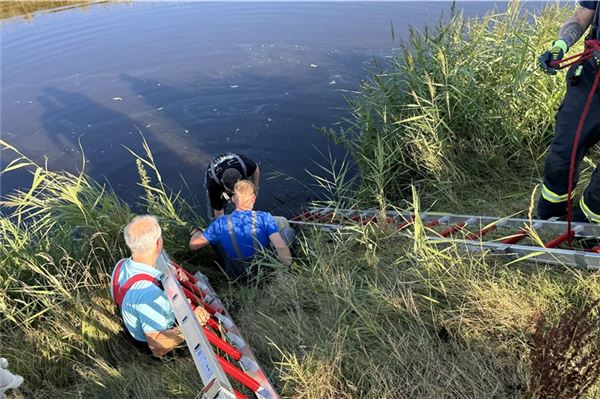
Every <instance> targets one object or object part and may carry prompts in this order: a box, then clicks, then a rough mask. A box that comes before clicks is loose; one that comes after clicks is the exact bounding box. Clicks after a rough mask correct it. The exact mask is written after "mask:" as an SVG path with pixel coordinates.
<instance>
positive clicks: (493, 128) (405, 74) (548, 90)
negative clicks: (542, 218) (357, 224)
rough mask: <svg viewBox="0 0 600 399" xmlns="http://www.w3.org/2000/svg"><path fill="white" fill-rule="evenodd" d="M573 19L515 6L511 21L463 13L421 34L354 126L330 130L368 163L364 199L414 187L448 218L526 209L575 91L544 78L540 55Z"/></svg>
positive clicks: (406, 193)
mask: <svg viewBox="0 0 600 399" xmlns="http://www.w3.org/2000/svg"><path fill="white" fill-rule="evenodd" d="M571 12H572V8H571V7H570V6H567V7H564V6H562V7H561V6H560V5H558V4H557V3H551V4H549V5H547V6H546V7H545V8H544V9H543V11H541V12H540V13H538V14H529V13H527V12H525V11H524V10H523V9H522V8H521V3H520V2H519V1H510V2H509V4H508V9H507V10H506V12H503V13H498V12H490V13H488V14H487V15H485V16H484V17H482V18H480V19H467V18H465V17H464V16H463V14H462V13H458V12H455V11H454V10H453V11H452V12H451V15H449V16H447V17H445V18H442V19H441V20H440V22H439V24H438V25H437V26H434V27H429V28H425V29H424V30H421V31H418V30H411V31H410V33H409V35H408V38H407V39H406V40H405V41H402V42H400V43H399V44H398V50H397V52H396V54H395V56H394V57H393V58H392V60H391V62H390V63H389V64H386V65H384V66H383V67H382V68H381V70H379V71H375V72H374V73H373V74H372V75H371V78H370V79H368V80H366V81H365V82H364V83H363V84H362V86H361V88H360V90H359V94H358V95H357V96H356V97H355V98H353V99H351V100H350V101H351V108H352V111H353V114H352V118H350V120H349V122H350V124H351V126H350V128H348V129H345V130H340V131H337V132H330V133H331V135H332V136H333V137H334V138H335V139H336V140H338V142H342V143H344V144H345V145H346V147H347V148H348V149H349V150H350V151H351V153H352V155H353V158H354V159H355V160H356V161H357V164H358V167H359V169H360V172H361V173H360V174H361V183H362V187H363V190H362V194H363V198H365V199H366V201H367V202H370V203H373V202H374V201H381V200H382V198H384V199H387V200H388V201H392V202H397V201H399V200H401V199H405V198H410V190H409V189H408V187H410V186H411V184H414V185H416V186H417V187H418V188H419V189H420V192H422V193H424V194H427V195H428V199H429V200H428V201H427V205H430V204H432V203H433V201H434V199H435V201H437V203H438V204H439V205H438V208H439V206H442V205H443V206H444V207H446V209H444V210H448V208H453V209H456V210H464V209H467V208H474V207H475V206H477V207H478V208H484V207H485V208H488V209H489V210H492V211H493V210H494V207H495V206H496V205H497V204H498V203H500V202H501V201H502V202H505V203H507V205H506V208H509V209H507V210H508V211H509V212H512V211H517V210H522V209H523V207H524V206H525V205H527V204H528V200H529V193H530V192H531V190H532V189H533V187H534V186H535V184H532V179H533V180H534V181H535V179H540V176H541V170H542V169H541V161H542V160H543V156H544V153H545V150H546V148H547V146H548V144H549V142H550V139H551V137H552V135H553V126H554V118H555V114H556V109H557V107H558V103H559V102H560V100H561V98H562V96H563V94H564V82H563V74H558V75H556V76H555V77H549V76H547V75H545V74H544V73H543V72H542V71H541V70H540V69H539V67H538V65H537V57H538V56H539V54H541V53H542V52H543V51H545V50H546V47H547V46H548V44H549V43H551V42H552V40H554V35H556V32H558V30H559V28H560V24H561V23H562V21H564V20H565V19H566V18H567V17H568V16H569V14H570V13H571ZM577 50H578V49H573V50H571V51H572V52H573V53H576V52H577ZM538 181H539V180H538ZM484 199H485V200H484ZM486 203H487V204H486Z"/></svg>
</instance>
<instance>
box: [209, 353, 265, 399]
mask: <svg viewBox="0 0 600 399" xmlns="http://www.w3.org/2000/svg"><path fill="white" fill-rule="evenodd" d="M215 356H216V358H217V360H218V361H219V364H220V365H221V367H222V368H223V371H224V372H225V374H227V375H228V376H230V377H231V378H234V379H235V380H237V381H239V382H240V383H241V384H242V385H244V386H246V387H248V388H249V389H250V390H251V391H252V392H256V391H258V390H259V389H260V384H259V383H258V382H257V381H256V380H255V379H254V378H252V377H250V376H249V375H248V374H246V373H244V372H243V371H242V370H241V369H239V368H237V367H235V366H234V365H233V364H231V363H229V362H228V361H227V360H225V359H223V358H222V357H221V356H219V355H217V354H215Z"/></svg>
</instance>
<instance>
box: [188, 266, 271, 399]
mask: <svg viewBox="0 0 600 399" xmlns="http://www.w3.org/2000/svg"><path fill="white" fill-rule="evenodd" d="M194 277H195V278H196V279H197V284H199V285H200V289H201V290H202V291H204V292H206V293H207V294H208V295H207V299H208V297H210V301H209V303H210V305H211V306H212V307H213V308H214V309H215V310H216V311H217V312H218V313H221V314H222V315H223V316H225V317H226V318H227V319H228V320H229V323H228V324H229V325H228V326H227V336H228V338H229V339H230V340H231V341H232V343H233V345H234V346H235V347H236V349H237V350H238V351H239V352H240V353H241V354H242V358H243V359H246V361H240V362H239V363H240V366H241V368H242V370H243V371H244V372H245V373H246V374H247V375H248V376H249V377H250V378H252V379H253V380H255V381H256V382H258V383H259V384H260V386H261V388H260V389H259V390H258V391H257V392H255V393H256V396H257V397H259V398H266V399H279V395H278V394H277V392H276V391H275V389H274V388H273V386H272V385H271V383H270V381H269V379H268V378H267V375H266V374H265V372H264V371H263V370H262V368H261V367H260V366H259V365H258V362H257V361H256V358H255V357H254V353H253V352H252V349H251V347H250V345H248V343H247V342H246V341H245V340H244V338H243V337H242V334H241V332H240V330H239V328H238V327H237V325H236V324H235V322H234V321H233V319H232V318H231V316H230V315H229V312H228V311H227V309H226V308H225V306H223V303H222V302H221V300H220V299H219V296H218V295H217V294H216V292H215V290H214V289H213V288H212V285H211V284H210V282H209V281H208V278H207V277H206V276H205V275H204V274H202V273H200V272H197V273H196V274H195V275H194Z"/></svg>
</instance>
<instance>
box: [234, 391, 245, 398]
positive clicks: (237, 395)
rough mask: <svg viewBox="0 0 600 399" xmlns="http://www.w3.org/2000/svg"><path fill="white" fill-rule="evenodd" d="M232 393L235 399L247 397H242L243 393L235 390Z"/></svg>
mask: <svg viewBox="0 0 600 399" xmlns="http://www.w3.org/2000/svg"><path fill="white" fill-rule="evenodd" d="M233 393H234V394H235V399H248V397H247V396H246V395H244V394H243V393H241V392H240V391H238V390H237V389H234V390H233Z"/></svg>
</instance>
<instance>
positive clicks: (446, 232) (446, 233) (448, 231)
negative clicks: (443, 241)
mask: <svg viewBox="0 0 600 399" xmlns="http://www.w3.org/2000/svg"><path fill="white" fill-rule="evenodd" d="M463 227H465V224H464V223H456V224H453V225H452V226H450V227H448V228H446V229H445V230H442V231H441V232H439V233H438V234H439V235H441V236H442V237H448V236H449V235H450V234H454V233H456V232H457V231H458V230H460V229H462V228H463Z"/></svg>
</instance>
